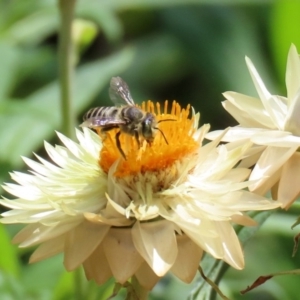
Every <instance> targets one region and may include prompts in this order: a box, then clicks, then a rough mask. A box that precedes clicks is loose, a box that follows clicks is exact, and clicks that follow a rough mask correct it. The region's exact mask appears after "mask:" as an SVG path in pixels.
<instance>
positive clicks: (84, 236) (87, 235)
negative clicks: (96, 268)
mask: <svg viewBox="0 0 300 300" xmlns="http://www.w3.org/2000/svg"><path fill="white" fill-rule="evenodd" d="M109 228H110V226H108V225H99V224H95V223H91V222H88V221H83V222H82V223H81V224H79V225H78V226H77V227H76V228H75V229H74V230H71V231H70V232H68V234H67V237H66V241H65V258H64V265H65V267H66V269H67V270H68V271H71V270H74V269H76V268H77V267H78V266H79V265H80V264H82V263H83V262H84V261H85V260H86V259H87V258H88V257H89V256H90V255H91V253H92V252H93V251H94V250H95V249H96V248H97V246H98V245H99V244H100V243H101V242H102V240H103V239H104V237H105V235H106V234H107V233H108V231H109Z"/></svg>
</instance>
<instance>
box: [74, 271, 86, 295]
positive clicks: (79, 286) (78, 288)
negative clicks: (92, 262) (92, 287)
mask: <svg viewBox="0 0 300 300" xmlns="http://www.w3.org/2000/svg"><path fill="white" fill-rule="evenodd" d="M73 276H74V299H76V300H82V299H85V295H84V284H83V283H84V282H83V274H82V269H81V268H77V269H76V270H75V271H74V272H73Z"/></svg>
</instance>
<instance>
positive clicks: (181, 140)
mask: <svg viewBox="0 0 300 300" xmlns="http://www.w3.org/2000/svg"><path fill="white" fill-rule="evenodd" d="M140 108H141V109H142V110H143V111H146V112H150V113H152V114H154V115H155V116H156V120H157V121H160V120H166V119H172V121H165V122H161V123H158V124H157V125H156V126H157V127H158V128H159V129H160V130H161V131H162V132H163V133H164V135H165V137H166V139H167V141H168V144H167V143H166V141H165V139H164V137H163V136H162V133H161V132H159V131H158V130H157V132H156V133H155V137H154V141H153V142H152V143H151V144H149V143H147V141H146V140H142V137H140V139H141V144H140V148H139V147H138V144H137V142H136V140H135V138H134V137H133V136H130V135H128V134H126V133H121V135H120V142H121V148H122V150H123V151H124V153H125V155H126V160H124V158H123V157H122V155H121V153H120V151H119V149H118V148H117V145H116V134H117V133H118V132H119V131H120V130H119V129H112V130H110V131H108V132H107V133H106V135H105V136H104V135H103V134H102V133H101V132H100V131H101V129H99V130H98V134H99V136H100V138H102V139H103V147H102V149H101V152H100V160H99V164H100V166H101V168H102V169H103V170H104V171H105V172H107V173H108V171H109V169H110V167H111V166H112V164H113V163H115V162H116V160H119V163H118V165H117V168H116V172H115V174H114V175H115V176H116V177H124V176H127V175H135V174H138V173H145V172H147V171H151V172H155V171H159V170H162V169H165V168H168V167H170V166H171V165H173V164H174V162H176V161H178V160H180V159H182V158H183V157H186V156H187V155H190V154H192V153H194V152H195V151H196V150H197V148H198V147H199V144H198V143H197V141H195V140H194V138H193V137H192V135H193V133H194V132H195V131H196V129H197V128H194V125H193V124H194V120H193V118H189V114H190V105H188V106H187V108H186V109H182V108H181V107H180V105H179V104H178V103H177V102H175V101H173V103H172V107H171V112H169V113H168V101H165V104H164V108H163V112H161V108H160V105H159V103H156V105H154V104H153V102H152V101H147V102H146V103H145V102H143V103H142V105H141V107H140ZM173 120H175V121H173Z"/></svg>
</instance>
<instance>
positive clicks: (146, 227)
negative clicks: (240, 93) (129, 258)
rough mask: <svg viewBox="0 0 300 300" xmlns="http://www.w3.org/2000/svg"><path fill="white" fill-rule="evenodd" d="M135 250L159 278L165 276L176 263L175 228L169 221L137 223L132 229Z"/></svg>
mask: <svg viewBox="0 0 300 300" xmlns="http://www.w3.org/2000/svg"><path fill="white" fill-rule="evenodd" d="M132 239H133V243H134V245H135V248H136V249H137V250H138V251H139V253H140V254H141V256H142V257H143V258H144V259H145V261H146V262H147V263H148V264H149V266H150V267H151V268H152V270H153V271H154V272H155V274H156V275H157V276H164V275H165V274H166V273H167V272H168V271H169V269H170V268H171V267H172V265H173V264H174V262H175V259H176V256H177V244H176V237H175V231H174V226H173V224H172V223H171V222H168V221H156V222H151V223H140V222H138V221H137V222H136V223H135V225H134V226H133V228H132Z"/></svg>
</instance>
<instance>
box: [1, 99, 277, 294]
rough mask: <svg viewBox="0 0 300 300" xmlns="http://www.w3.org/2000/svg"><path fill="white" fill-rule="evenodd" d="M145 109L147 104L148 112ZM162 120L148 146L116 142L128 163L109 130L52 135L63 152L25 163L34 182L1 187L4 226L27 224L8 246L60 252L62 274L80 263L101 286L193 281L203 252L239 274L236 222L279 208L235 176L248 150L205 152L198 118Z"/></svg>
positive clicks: (242, 173)
mask: <svg viewBox="0 0 300 300" xmlns="http://www.w3.org/2000/svg"><path fill="white" fill-rule="evenodd" d="M144 108H145V106H144ZM147 110H148V111H149V110H150V111H152V112H156V113H157V118H158V119H170V118H171V119H175V120H176V121H174V122H163V123H161V124H160V129H161V130H162V131H163V132H164V134H165V136H166V139H167V141H168V144H167V143H166V142H165V140H164V139H163V137H162V135H161V134H159V133H158V134H157V136H156V137H155V139H154V142H153V143H152V145H151V146H150V145H148V144H147V143H146V142H144V144H143V145H142V147H141V148H138V147H137V144H136V141H135V139H134V138H132V137H130V136H127V135H125V134H122V135H121V145H122V149H123V150H124V152H125V153H126V160H124V159H123V158H122V157H121V155H120V151H119V150H118V148H117V146H116V144H115V138H114V137H115V132H113V131H110V132H108V136H107V137H106V138H105V139H104V141H102V139H101V137H100V136H99V135H98V134H96V133H94V132H92V131H91V130H89V129H87V128H84V129H83V132H82V131H79V130H77V131H76V134H77V139H78V141H79V142H78V143H76V142H74V141H72V140H70V139H69V138H67V137H65V136H63V135H62V134H60V133H58V137H59V138H60V140H61V141H62V143H63V144H64V146H56V147H52V146H51V145H49V144H48V143H45V149H46V151H47V153H48V154H49V156H50V158H51V159H52V161H53V163H52V162H49V161H47V160H45V159H43V158H41V157H38V156H37V158H38V160H39V161H40V162H36V161H34V160H31V159H28V158H24V160H25V163H26V164H27V165H28V166H29V167H30V168H31V169H32V171H31V174H23V173H19V172H14V173H13V174H12V178H13V179H14V180H15V181H16V182H17V184H5V186H4V188H5V189H6V191H8V192H9V193H11V194H13V195H14V196H15V197H17V199H15V200H8V199H3V200H2V201H1V204H2V205H4V206H6V207H9V208H11V210H10V211H8V212H5V213H4V214H3V219H2V220H1V222H2V223H10V224H11V223H25V224H27V226H26V227H25V228H24V229H23V230H21V231H20V232H19V233H18V234H17V236H16V237H15V238H14V242H15V243H19V244H20V247H28V246H32V245H39V247H38V248H37V249H36V251H35V252H34V253H33V255H32V256H31V259H30V261H31V262H35V261H39V260H42V259H45V258H47V257H50V256H52V255H55V254H57V253H60V252H63V253H64V265H65V267H66V269H67V270H68V271H71V270H74V269H76V268H77V267H79V266H80V265H83V268H84V270H85V273H86V276H87V278H88V279H93V280H95V281H96V282H97V283H98V284H102V283H104V282H105V281H106V280H107V279H109V278H110V277H111V276H114V277H115V279H116V281H118V282H120V283H125V282H126V281H127V280H128V279H130V278H131V277H132V276H135V277H136V278H137V280H138V281H139V283H140V284H141V285H142V286H143V287H144V288H146V289H151V288H152V287H153V286H154V285H155V283H156V282H157V281H158V280H159V279H160V278H161V277H162V276H164V275H165V274H166V273H167V272H168V271H171V272H173V273H174V274H175V275H176V276H177V277H179V278H180V279H181V280H183V281H185V282H191V280H192V279H193V278H194V276H195V273H196V272H197V268H198V265H199V262H200V260H201V257H202V254H203V251H205V252H207V253H209V254H210V255H212V256H213V257H215V258H216V259H222V260H224V261H226V262H227V263H228V264H230V265H231V266H233V267H234V268H237V269H242V268H243V267H244V257H243V252H242V249H241V245H240V242H239V240H238V238H237V235H236V233H235V231H234V229H233V227H232V223H238V224H242V225H254V223H255V222H254V221H253V220H251V219H250V218H249V217H248V216H247V215H245V214H244V211H248V210H267V209H273V208H275V207H277V204H275V203H273V202H269V201H268V200H266V199H265V198H263V197H261V196H259V195H256V194H252V193H250V192H248V191H246V190H245V188H246V187H247V186H248V185H249V183H248V182H245V181H244V180H245V179H246V178H247V177H248V175H249V173H250V171H249V170H248V169H246V168H233V167H234V166H235V165H236V164H237V163H238V162H239V161H240V159H241V158H242V157H243V155H244V154H245V152H246V150H247V149H249V147H250V146H251V143H245V144H244V145H242V146H238V147H235V146H234V145H231V144H227V145H221V146H219V147H218V143H219V140H220V139H221V137H222V136H220V137H219V138H218V139H216V140H215V141H213V142H210V143H208V144H206V145H204V146H203V145H202V141H203V139H204V136H205V134H206V133H207V132H208V130H209V126H208V125H204V126H203V127H201V128H198V122H199V114H197V115H194V114H193V116H192V118H190V117H189V110H190V109H189V107H188V108H187V109H186V110H185V109H181V108H180V106H179V105H178V104H177V103H175V102H174V103H173V105H172V110H171V113H167V104H166V105H165V108H164V113H161V112H160V109H159V107H157V108H156V110H155V109H154V106H153V104H151V103H150V104H149V103H148V107H147Z"/></svg>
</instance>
